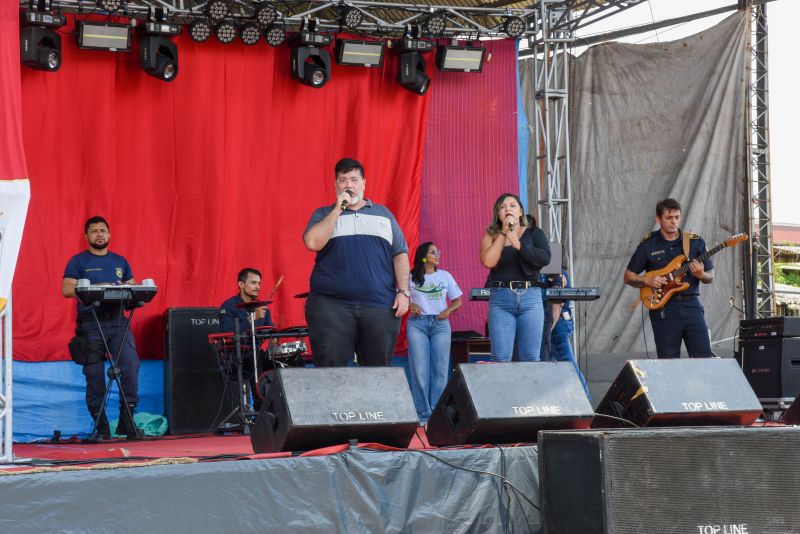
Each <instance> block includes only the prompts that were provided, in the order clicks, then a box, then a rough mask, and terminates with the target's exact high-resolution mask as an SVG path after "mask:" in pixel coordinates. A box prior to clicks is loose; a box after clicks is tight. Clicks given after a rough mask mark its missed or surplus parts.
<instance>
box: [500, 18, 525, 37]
mask: <svg viewBox="0 0 800 534" xmlns="http://www.w3.org/2000/svg"><path fill="white" fill-rule="evenodd" d="M503 31H504V32H506V35H508V36H509V37H511V38H512V39H516V38H517V37H522V34H524V33H525V21H524V20H522V18H521V17H508V18H507V19H506V20H505V21H504V22H503Z"/></svg>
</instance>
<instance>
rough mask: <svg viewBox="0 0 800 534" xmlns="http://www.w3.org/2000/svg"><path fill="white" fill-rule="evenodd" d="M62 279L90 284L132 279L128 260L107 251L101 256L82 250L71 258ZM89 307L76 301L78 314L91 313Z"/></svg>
mask: <svg viewBox="0 0 800 534" xmlns="http://www.w3.org/2000/svg"><path fill="white" fill-rule="evenodd" d="M64 278H74V279H75V280H80V279H81V278H86V279H88V280H89V281H90V282H91V283H92V284H116V285H119V284H123V283H125V282H126V281H127V280H131V279H132V278H133V271H131V266H130V265H129V264H128V260H126V259H125V258H123V257H122V256H120V255H119V254H115V253H113V252H111V251H109V252H108V253H107V254H105V255H103V256H98V255H97V254H92V253H91V252H89V251H88V250H84V251H83V252H81V253H79V254H75V255H74V256H72V257H71V258H70V260H69V262H67V267H66V268H65V269H64ZM91 309H92V307H91V305H88V306H87V305H84V304H81V302H80V301H78V313H83V312H88V311H91Z"/></svg>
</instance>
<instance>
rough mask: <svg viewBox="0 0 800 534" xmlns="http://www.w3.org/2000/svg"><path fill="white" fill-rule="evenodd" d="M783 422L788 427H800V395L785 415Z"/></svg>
mask: <svg viewBox="0 0 800 534" xmlns="http://www.w3.org/2000/svg"><path fill="white" fill-rule="evenodd" d="M783 422H784V423H785V424H787V425H800V395H798V396H797V398H796V399H795V400H794V402H793V403H792V405H791V406H789V408H788V409H787V410H786V411H785V412H784V413H783Z"/></svg>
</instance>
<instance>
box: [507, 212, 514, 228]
mask: <svg viewBox="0 0 800 534" xmlns="http://www.w3.org/2000/svg"><path fill="white" fill-rule="evenodd" d="M509 217H512V219H511V220H510V221H508V229H509V230H513V229H514V226H515V225H514V219H513V215H509ZM506 219H508V217H506Z"/></svg>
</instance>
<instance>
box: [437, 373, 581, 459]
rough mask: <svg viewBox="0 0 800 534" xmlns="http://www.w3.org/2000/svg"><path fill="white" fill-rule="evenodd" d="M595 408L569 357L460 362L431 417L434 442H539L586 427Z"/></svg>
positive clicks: (441, 443) (443, 443)
mask: <svg viewBox="0 0 800 534" xmlns="http://www.w3.org/2000/svg"><path fill="white" fill-rule="evenodd" d="M593 413H594V411H593V410H592V405H591V404H589V399H587V398H586V393H585V392H584V391H583V386H581V382H580V379H579V378H578V375H577V373H576V372H575V368H574V367H573V365H572V364H571V363H569V362H511V363H497V364H468V363H465V364H460V365H459V366H458V367H457V369H456V371H455V372H454V373H453V376H452V378H451V379H450V382H449V383H448V384H447V387H445V389H444V392H443V393H442V396H441V398H440V399H439V402H437V403H436V407H435V408H434V410H433V413H432V414H431V418H430V419H429V420H428V430H427V436H428V442H429V443H430V444H432V445H461V444H465V443H520V442H533V441H536V434H537V432H538V431H539V430H543V429H552V428H588V427H589V425H590V424H591V422H592V416H593Z"/></svg>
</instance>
